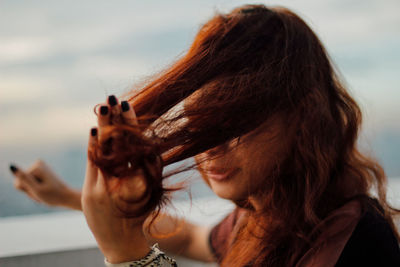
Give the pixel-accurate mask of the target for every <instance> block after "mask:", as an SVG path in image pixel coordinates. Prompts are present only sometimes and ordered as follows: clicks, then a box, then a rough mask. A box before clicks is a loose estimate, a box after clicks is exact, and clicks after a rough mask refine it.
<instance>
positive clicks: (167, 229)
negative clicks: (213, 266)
mask: <svg viewBox="0 0 400 267" xmlns="http://www.w3.org/2000/svg"><path fill="white" fill-rule="evenodd" d="M150 221H151V218H148V220H147V221H146V223H145V224H144V231H143V232H144V233H145V236H146V239H147V240H148V242H149V244H153V243H158V244H159V245H160V248H161V249H162V250H164V251H166V252H167V253H170V254H175V255H181V256H184V257H187V258H191V259H195V260H200V261H204V262H212V261H214V258H213V256H212V253H211V251H210V248H209V246H208V234H209V228H208V227H206V226H200V225H196V224H193V223H191V222H188V221H186V220H184V219H182V218H176V217H173V216H171V215H168V214H165V213H163V214H160V215H159V216H158V217H157V218H156V220H155V221H154V222H153V224H152V225H150V231H149V230H148V229H149V222H150ZM149 232H150V233H149Z"/></svg>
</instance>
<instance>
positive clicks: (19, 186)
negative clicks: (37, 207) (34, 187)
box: [14, 177, 41, 203]
mask: <svg viewBox="0 0 400 267" xmlns="http://www.w3.org/2000/svg"><path fill="white" fill-rule="evenodd" d="M14 187H15V188H16V189H17V190H19V191H21V192H24V193H25V194H27V195H28V197H30V198H31V199H33V200H34V201H36V202H38V203H39V202H41V201H40V199H39V198H38V197H37V196H36V195H35V194H33V192H31V191H30V190H29V188H28V186H27V185H25V184H24V183H23V182H22V181H21V180H20V179H19V178H18V177H16V178H15V180H14Z"/></svg>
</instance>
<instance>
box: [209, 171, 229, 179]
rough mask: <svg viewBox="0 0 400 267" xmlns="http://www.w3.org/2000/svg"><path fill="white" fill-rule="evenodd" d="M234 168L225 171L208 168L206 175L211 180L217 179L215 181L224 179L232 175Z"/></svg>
mask: <svg viewBox="0 0 400 267" xmlns="http://www.w3.org/2000/svg"><path fill="white" fill-rule="evenodd" d="M234 171H235V170H230V171H225V172H221V171H218V172H217V171H216V170H212V171H211V170H210V171H207V172H206V173H207V177H208V178H210V179H213V180H217V181H222V180H225V179H227V178H229V177H231V176H232V174H233V173H234Z"/></svg>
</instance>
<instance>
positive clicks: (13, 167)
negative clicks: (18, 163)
mask: <svg viewBox="0 0 400 267" xmlns="http://www.w3.org/2000/svg"><path fill="white" fill-rule="evenodd" d="M10 170H11V172H12V173H16V172H17V171H18V168H17V167H15V166H14V165H13V164H10Z"/></svg>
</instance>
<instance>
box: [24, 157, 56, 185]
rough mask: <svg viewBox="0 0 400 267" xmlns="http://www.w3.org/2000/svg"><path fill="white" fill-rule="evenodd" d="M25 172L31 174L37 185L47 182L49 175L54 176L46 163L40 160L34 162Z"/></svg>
mask: <svg viewBox="0 0 400 267" xmlns="http://www.w3.org/2000/svg"><path fill="white" fill-rule="evenodd" d="M26 172H27V173H29V174H31V175H32V176H33V177H34V178H35V180H36V181H37V182H38V183H43V182H45V181H48V180H49V179H50V178H51V177H49V176H51V175H53V176H55V174H54V173H53V172H52V171H51V169H50V168H49V167H48V166H47V165H46V163H44V161H42V160H40V159H39V160H37V161H35V162H34V163H33V164H32V166H31V167H30V168H28V170H27V171H26Z"/></svg>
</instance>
